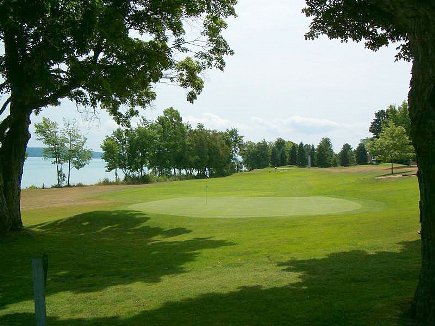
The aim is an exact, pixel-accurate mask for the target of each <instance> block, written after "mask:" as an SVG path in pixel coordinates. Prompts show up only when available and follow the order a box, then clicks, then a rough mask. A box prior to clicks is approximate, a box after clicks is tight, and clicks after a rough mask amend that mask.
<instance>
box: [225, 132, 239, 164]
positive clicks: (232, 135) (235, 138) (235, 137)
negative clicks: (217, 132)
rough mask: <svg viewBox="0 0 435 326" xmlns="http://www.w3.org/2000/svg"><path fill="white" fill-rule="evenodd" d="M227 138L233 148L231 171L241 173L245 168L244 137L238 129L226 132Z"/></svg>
mask: <svg viewBox="0 0 435 326" xmlns="http://www.w3.org/2000/svg"><path fill="white" fill-rule="evenodd" d="M225 138H226V140H227V143H228V144H229V145H230V147H231V164H232V167H231V170H233V171H234V172H240V171H241V170H242V167H243V162H242V160H241V153H242V151H243V148H244V141H243V136H242V135H240V134H239V131H238V130H237V129H236V128H231V129H227V130H226V131H225Z"/></svg>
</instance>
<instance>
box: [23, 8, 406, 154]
mask: <svg viewBox="0 0 435 326" xmlns="http://www.w3.org/2000/svg"><path fill="white" fill-rule="evenodd" d="M304 3H305V2H304V1H303V0H270V1H264V0H239V3H238V5H237V7H236V11H237V14H238V17H237V18H235V19H230V20H229V21H228V22H229V27H228V29H227V31H226V32H225V38H226V39H227V41H228V42H229V44H230V46H231V47H232V49H233V50H234V51H235V55H234V56H231V57H228V58H227V60H226V63H227V64H226V68H225V71H224V72H221V71H218V70H217V71H208V72H207V73H206V74H205V89H204V90H203V92H202V94H201V95H200V96H199V98H198V100H197V101H196V102H195V103H194V104H190V103H189V102H187V101H186V91H185V90H183V89H180V88H177V87H174V86H169V85H158V86H157V95H158V98H157V100H156V101H155V102H154V103H153V104H152V107H151V108H149V109H147V110H145V111H142V115H143V116H145V117H146V118H148V119H154V118H155V117H157V116H158V115H160V114H162V112H163V110H164V109H165V108H168V107H174V108H175V109H177V110H178V111H180V113H181V115H182V117H183V121H185V122H189V123H190V124H191V125H193V126H195V125H196V124H197V123H202V124H204V125H205V126H206V127H207V128H210V129H217V130H225V129H227V128H233V127H235V128H237V129H238V130H239V132H240V134H241V135H243V136H244V137H245V140H251V141H261V140H262V139H266V140H267V141H274V140H275V139H276V138H278V137H282V138H284V139H286V140H291V141H293V142H296V143H299V142H304V143H309V144H314V145H317V144H318V143H319V141H320V139H321V138H323V137H329V138H331V140H332V143H333V146H334V150H335V151H337V152H338V151H339V150H340V148H341V147H342V145H343V144H344V143H349V144H351V145H352V146H353V147H356V146H357V145H358V143H359V141H360V139H362V138H366V137H369V136H370V133H369V132H368V128H369V125H370V122H371V121H372V120H373V118H374V112H375V111H378V110H381V109H385V108H387V107H388V105H390V104H397V105H398V104H401V103H402V101H404V100H405V99H406V98H407V93H408V89H409V80H410V77H411V76H410V71H411V65H410V63H408V62H403V61H400V62H395V58H394V55H395V54H396V49H395V46H391V47H388V48H384V49H381V50H379V51H377V52H372V51H370V50H367V49H365V48H364V45H363V44H356V43H341V42H340V41H337V40H329V39H327V38H326V37H322V38H320V39H318V40H315V41H306V40H305V39H304V33H305V32H307V31H308V26H309V22H310V20H309V19H308V18H306V17H305V16H304V15H303V14H302V13H301V10H302V8H303V7H304ZM84 112H85V113H84ZM42 117H47V118H50V119H52V120H55V121H57V122H59V123H62V119H63V118H67V119H77V120H78V122H79V125H80V128H81V130H82V132H83V134H85V135H86V137H87V138H88V147H90V148H92V149H93V150H97V151H98V150H100V144H101V142H102V140H103V139H104V137H105V136H106V135H109V134H110V133H111V132H112V131H113V130H114V129H116V127H117V125H116V124H115V123H114V122H113V121H112V120H111V118H110V117H109V116H108V115H107V114H106V113H104V112H99V113H98V114H97V116H96V117H95V116H93V115H90V114H87V113H86V110H85V109H84V108H77V107H76V106H75V104H73V103H71V102H68V101H63V102H62V104H61V106H60V107H56V108H47V109H44V110H43V112H42V113H41V114H40V115H38V116H33V117H32V122H33V123H32V127H31V133H32V138H31V140H30V142H29V146H42V144H41V143H40V142H39V141H37V140H36V137H35V136H34V128H33V124H34V123H35V122H39V121H41V120H42Z"/></svg>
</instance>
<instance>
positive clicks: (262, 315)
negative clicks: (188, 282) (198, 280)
mask: <svg viewBox="0 0 435 326" xmlns="http://www.w3.org/2000/svg"><path fill="white" fill-rule="evenodd" d="M401 245H402V250H401V251H399V252H378V253H374V254H369V253H367V252H365V251H350V252H340V253H334V254H331V255H329V256H327V257H325V258H320V259H308V260H289V261H287V262H283V263H280V264H279V266H280V267H281V268H283V270H284V271H287V272H292V273H293V272H296V273H300V275H301V276H300V282H298V283H293V284H289V285H288V286H283V287H275V288H264V287H262V286H252V287H241V288H239V289H237V290H235V291H233V292H229V293H223V294H222V293H207V294H204V295H202V296H199V297H195V298H191V299H188V300H183V301H179V302H167V303H165V304H164V305H163V306H161V307H160V308H158V309H156V310H149V311H138V312H137V315H135V316H134V317H131V318H128V319H122V318H118V317H113V318H95V319H92V318H91V319H69V320H60V319H58V318H50V319H49V325H55V326H67V325H72V326H76V325H410V324H411V321H410V320H409V319H407V318H406V317H405V315H404V311H406V309H407V307H408V306H409V303H410V300H411V297H412V295H413V291H414V289H415V286H416V282H417V276H418V269H419V241H413V242H404V243H401ZM8 318H9V319H8ZM12 318H18V319H19V320H21V321H22V322H23V324H24V323H29V324H30V323H31V322H32V318H33V316H32V315H31V314H20V315H9V316H4V317H3V318H0V324H1V325H8V323H7V322H8V321H12V320H13V319H12Z"/></svg>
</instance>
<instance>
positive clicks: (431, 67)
mask: <svg viewBox="0 0 435 326" xmlns="http://www.w3.org/2000/svg"><path fill="white" fill-rule="evenodd" d="M423 16H424V17H419V19H416V20H415V22H414V25H413V28H412V30H413V32H412V33H410V35H409V40H410V44H411V49H412V54H413V58H414V62H413V68H412V81H411V90H410V92H409V105H410V117H411V134H412V138H413V143H414V146H415V150H416V154H417V163H418V168H419V171H418V181H419V188H420V220H421V241H422V249H421V253H422V266H421V272H420V279H419V284H418V287H417V290H416V293H415V298H414V305H413V311H414V313H415V316H416V317H417V319H418V321H419V322H420V323H421V324H422V325H435V18H434V17H433V13H432V12H427V13H426V14H425V15H423Z"/></svg>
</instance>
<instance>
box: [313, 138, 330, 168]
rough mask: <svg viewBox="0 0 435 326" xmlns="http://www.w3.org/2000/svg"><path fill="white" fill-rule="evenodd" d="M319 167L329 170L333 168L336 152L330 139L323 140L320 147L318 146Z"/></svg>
mask: <svg viewBox="0 0 435 326" xmlns="http://www.w3.org/2000/svg"><path fill="white" fill-rule="evenodd" d="M316 153H317V166H318V167H320V168H328V167H330V166H332V159H333V157H334V151H333V149H332V143H331V140H330V139H329V138H322V140H321V141H320V143H319V145H317V150H316Z"/></svg>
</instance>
